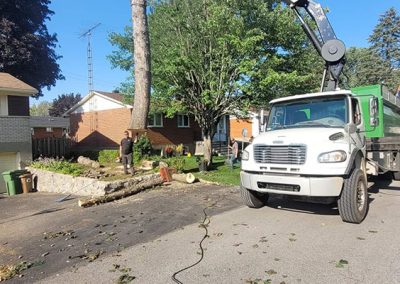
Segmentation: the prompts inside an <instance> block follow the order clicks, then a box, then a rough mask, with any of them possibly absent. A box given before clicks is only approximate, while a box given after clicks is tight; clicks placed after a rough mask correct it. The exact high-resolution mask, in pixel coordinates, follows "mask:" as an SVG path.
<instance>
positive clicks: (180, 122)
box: [177, 114, 190, 128]
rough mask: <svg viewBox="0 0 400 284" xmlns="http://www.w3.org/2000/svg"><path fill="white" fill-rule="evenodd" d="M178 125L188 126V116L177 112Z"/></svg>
mask: <svg viewBox="0 0 400 284" xmlns="http://www.w3.org/2000/svg"><path fill="white" fill-rule="evenodd" d="M177 117H178V127H182V128H183V127H189V126H190V125H189V116H188V115H186V114H178V115H177Z"/></svg>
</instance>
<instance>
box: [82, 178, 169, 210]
mask: <svg viewBox="0 0 400 284" xmlns="http://www.w3.org/2000/svg"><path fill="white" fill-rule="evenodd" d="M162 183H163V180H162V178H161V177H160V176H159V177H157V178H154V179H151V180H145V181H142V182H139V183H137V184H135V185H132V187H129V188H125V189H121V190H119V191H116V192H113V193H110V194H107V195H104V196H99V197H93V198H90V199H80V200H79V202H78V204H79V206H80V207H90V206H93V205H97V204H101V203H107V202H110V201H114V200H118V199H121V198H124V197H127V196H130V195H133V194H135V193H138V192H140V191H142V190H144V189H147V188H151V187H154V186H157V185H161V184H162Z"/></svg>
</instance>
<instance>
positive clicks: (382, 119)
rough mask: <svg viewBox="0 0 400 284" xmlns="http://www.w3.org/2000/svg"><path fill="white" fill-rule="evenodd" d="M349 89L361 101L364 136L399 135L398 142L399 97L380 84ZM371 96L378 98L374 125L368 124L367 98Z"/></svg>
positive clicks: (399, 131) (382, 136)
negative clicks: (377, 121)
mask: <svg viewBox="0 0 400 284" xmlns="http://www.w3.org/2000/svg"><path fill="white" fill-rule="evenodd" d="M351 91H352V93H353V94H355V95H356V96H357V97H358V98H359V99H360V102H361V108H362V110H361V112H362V114H363V120H364V124H365V136H366V138H371V139H373V138H376V139H382V138H386V137H393V138H394V137H399V143H400V98H397V97H395V96H394V95H392V94H391V93H390V92H389V91H388V89H387V88H386V87H385V86H382V85H370V86H363V87H356V88H353V89H351ZM373 96H375V97H376V98H378V102H379V103H378V109H379V116H378V119H379V124H378V125H377V126H376V127H375V126H371V125H370V117H369V100H370V98H371V97H373Z"/></svg>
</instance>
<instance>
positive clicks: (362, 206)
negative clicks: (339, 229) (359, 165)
mask: <svg viewBox="0 0 400 284" xmlns="http://www.w3.org/2000/svg"><path fill="white" fill-rule="evenodd" d="M338 209H339V213H340V217H342V220H343V221H345V222H349V223H356V224H360V223H361V222H362V221H363V220H364V218H365V216H366V215H367V211H368V190H367V182H366V180H365V177H364V173H363V172H362V170H360V169H355V170H354V171H353V173H352V174H351V176H350V177H349V178H347V179H345V180H344V184H343V189H342V194H341V195H340V198H339V200H338Z"/></svg>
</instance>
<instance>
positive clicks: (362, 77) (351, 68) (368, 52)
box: [344, 47, 393, 88]
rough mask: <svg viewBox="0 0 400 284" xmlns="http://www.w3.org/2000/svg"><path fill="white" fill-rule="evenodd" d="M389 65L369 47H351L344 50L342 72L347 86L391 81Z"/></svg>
mask: <svg viewBox="0 0 400 284" xmlns="http://www.w3.org/2000/svg"><path fill="white" fill-rule="evenodd" d="M390 69H391V68H390V65H389V64H388V63H387V62H385V61H384V60H383V59H382V58H381V57H380V56H379V55H378V54H377V53H376V52H375V51H374V50H372V49H371V48H357V47H351V48H349V49H348V50H347V52H346V65H345V69H344V74H345V76H347V78H346V79H345V81H347V84H348V87H350V88H353V87H356V86H362V85H372V84H381V83H388V82H391V81H393V78H392V75H391V74H392V72H391V70H390Z"/></svg>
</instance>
